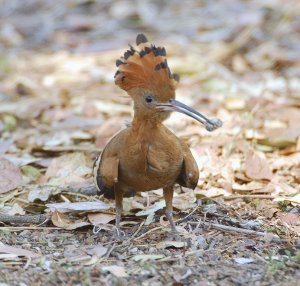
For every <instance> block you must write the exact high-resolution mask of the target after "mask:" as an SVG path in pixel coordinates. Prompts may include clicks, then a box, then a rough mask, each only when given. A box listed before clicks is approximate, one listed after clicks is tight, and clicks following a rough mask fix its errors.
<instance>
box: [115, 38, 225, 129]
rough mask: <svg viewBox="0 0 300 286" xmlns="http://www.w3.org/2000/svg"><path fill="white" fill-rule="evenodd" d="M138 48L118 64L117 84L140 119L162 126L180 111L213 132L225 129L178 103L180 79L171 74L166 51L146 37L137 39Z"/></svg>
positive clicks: (122, 58)
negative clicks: (129, 98)
mask: <svg viewBox="0 0 300 286" xmlns="http://www.w3.org/2000/svg"><path fill="white" fill-rule="evenodd" d="M136 45H137V48H133V47H132V46H130V49H129V50H127V51H126V52H125V53H124V56H123V57H121V58H120V59H118V60H117V61H116V65H117V67H118V70H117V72H116V74H115V83H116V84H117V85H118V86H119V87H120V88H122V89H123V90H125V91H126V92H127V93H128V94H129V95H130V96H131V98H132V99H133V101H134V107H135V113H136V114H137V115H138V116H139V117H140V118H143V119H145V120H148V119H149V120H155V121H158V122H161V121H163V120H165V119H166V118H167V117H168V116H169V115H170V112H171V111H178V112H181V113H184V114H186V115H188V116H190V117H192V118H194V119H196V120H197V121H199V122H201V123H203V124H204V125H205V126H206V129H207V130H209V131H212V130H214V129H216V128H218V127H220V126H221V125H222V122H221V121H220V120H218V119H208V118H206V117H205V116H204V115H202V114H201V113H199V112H197V111H196V110H194V109H193V108H191V107H189V106H187V105H185V104H183V103H181V102H179V101H177V100H175V89H176V86H177V84H178V82H179V76H178V75H176V74H172V73H171V71H170V68H169V66H168V62H167V59H166V56H167V54H166V50H165V48H162V47H156V46H154V45H152V44H151V43H149V42H148V40H147V38H146V36H145V35H143V34H138V35H137V38H136Z"/></svg>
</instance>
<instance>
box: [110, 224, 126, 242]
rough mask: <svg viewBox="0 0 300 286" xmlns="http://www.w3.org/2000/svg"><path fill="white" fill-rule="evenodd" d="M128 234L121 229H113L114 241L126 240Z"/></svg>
mask: <svg viewBox="0 0 300 286" xmlns="http://www.w3.org/2000/svg"><path fill="white" fill-rule="evenodd" d="M126 238H127V237H126V234H125V232H124V231H123V230H121V229H120V228H119V227H114V229H113V239H115V240H126Z"/></svg>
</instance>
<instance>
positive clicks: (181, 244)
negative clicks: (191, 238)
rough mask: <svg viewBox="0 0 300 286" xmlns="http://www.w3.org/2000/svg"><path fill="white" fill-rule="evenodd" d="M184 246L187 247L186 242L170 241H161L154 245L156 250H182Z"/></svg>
mask: <svg viewBox="0 0 300 286" xmlns="http://www.w3.org/2000/svg"><path fill="white" fill-rule="evenodd" d="M186 246H187V242H185V241H171V240H170V241H169V240H165V241H161V242H159V243H157V244H156V248H157V249H163V248H167V247H175V248H183V247H186Z"/></svg>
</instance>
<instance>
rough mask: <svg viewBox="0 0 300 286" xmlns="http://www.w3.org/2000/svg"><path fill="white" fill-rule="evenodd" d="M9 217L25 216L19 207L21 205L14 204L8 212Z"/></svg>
mask: <svg viewBox="0 0 300 286" xmlns="http://www.w3.org/2000/svg"><path fill="white" fill-rule="evenodd" d="M7 214H8V215H16V214H19V215H24V214H25V211H24V209H23V208H22V207H20V206H19V204H17V203H15V204H13V206H12V208H11V209H10V210H9V211H8V212H7Z"/></svg>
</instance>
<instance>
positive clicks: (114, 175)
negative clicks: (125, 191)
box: [93, 129, 127, 198]
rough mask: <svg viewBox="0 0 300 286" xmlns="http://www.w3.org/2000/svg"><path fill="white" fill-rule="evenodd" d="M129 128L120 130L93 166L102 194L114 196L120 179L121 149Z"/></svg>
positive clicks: (108, 196) (98, 187)
mask: <svg viewBox="0 0 300 286" xmlns="http://www.w3.org/2000/svg"><path fill="white" fill-rule="evenodd" d="M126 130H127V129H123V130H121V131H120V132H118V133H117V134H116V135H115V136H114V137H113V138H112V139H111V140H110V141H109V142H108V143H107V145H106V146H105V148H104V150H103V151H102V153H101V154H100V156H99V157H98V158H97V159H96V161H95V163H94V167H93V175H94V182H95V185H96V187H97V189H98V191H99V193H100V194H104V196H105V197H107V198H114V187H115V184H116V183H117V182H118V180H119V167H120V161H119V156H118V154H119V150H120V148H122V143H123V138H124V134H126V132H127V131H126Z"/></svg>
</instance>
